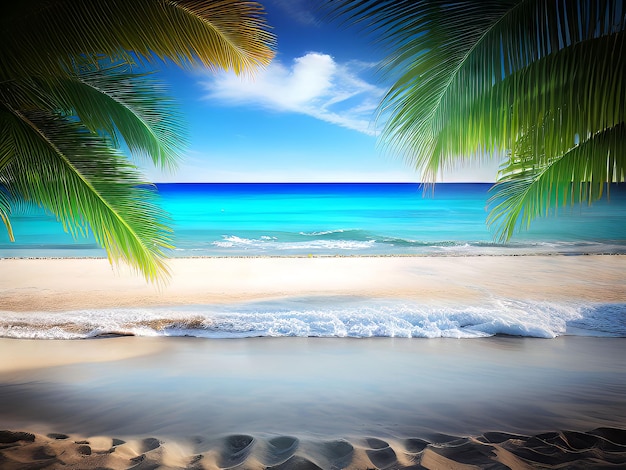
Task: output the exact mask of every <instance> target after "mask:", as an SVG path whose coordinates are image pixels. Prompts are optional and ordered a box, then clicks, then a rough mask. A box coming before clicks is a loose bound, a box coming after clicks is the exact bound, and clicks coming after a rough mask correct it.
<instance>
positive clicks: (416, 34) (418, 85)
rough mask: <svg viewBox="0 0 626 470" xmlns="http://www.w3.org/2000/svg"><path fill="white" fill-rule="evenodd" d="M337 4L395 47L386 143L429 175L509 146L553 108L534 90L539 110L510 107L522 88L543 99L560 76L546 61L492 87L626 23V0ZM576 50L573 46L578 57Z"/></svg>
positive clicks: (389, 64) (384, 106)
mask: <svg viewBox="0 0 626 470" xmlns="http://www.w3.org/2000/svg"><path fill="white" fill-rule="evenodd" d="M333 5H334V8H335V9H336V11H338V12H339V13H340V14H342V15H346V16H347V17H348V18H350V20H351V21H353V22H359V23H360V24H365V25H369V26H367V27H369V29H370V30H372V31H374V32H375V33H376V34H377V35H378V37H379V40H380V41H381V42H382V43H383V44H384V45H385V46H386V47H387V48H389V49H390V51H391V52H390V54H389V57H388V59H387V60H386V61H385V63H384V64H383V65H382V72H383V76H384V77H385V78H386V79H388V80H392V82H393V84H392V86H391V88H390V90H389V91H388V93H387V94H386V96H385V97H384V99H383V101H382V103H381V105H380V108H379V113H380V116H381V118H384V119H385V120H386V122H385V127H384V130H383V136H382V138H383V142H384V143H385V145H388V146H389V147H391V148H393V149H394V150H398V151H400V152H401V153H403V154H404V155H405V156H406V158H407V159H409V160H410V161H411V162H413V163H414V164H415V165H416V167H418V168H420V169H421V170H422V171H423V175H424V178H425V179H427V180H434V178H435V177H436V174H437V170H439V169H441V168H445V167H446V166H450V165H453V164H457V163H459V162H460V163H462V162H464V161H467V160H470V159H474V160H475V159H476V158H477V155H478V158H480V155H482V156H483V157H482V158H489V156H490V155H491V154H493V153H496V152H497V151H498V150H504V149H507V148H510V145H511V142H515V140H516V139H517V137H518V135H519V133H520V128H522V129H521V131H522V132H523V122H524V120H533V119H534V120H536V119H537V118H538V116H539V117H540V116H541V114H542V112H544V111H546V112H547V111H550V110H553V109H554V108H553V107H548V104H549V105H550V106H551V105H552V104H554V103H549V102H547V101H546V102H545V103H543V102H542V101H540V100H538V99H537V96H534V97H533V99H534V102H533V104H534V105H535V106H537V108H536V110H535V111H536V114H535V115H522V114H521V113H520V112H512V111H511V108H509V107H507V106H506V105H508V104H510V103H507V100H512V99H514V97H516V96H520V97H523V98H525V99H527V98H528V97H530V96H532V91H533V90H532V89H526V88H524V87H527V86H528V85H529V83H530V84H531V85H532V84H533V83H536V84H539V86H541V87H544V91H545V92H544V93H543V94H542V97H543V98H542V99H545V98H546V97H548V96H549V93H551V90H552V84H553V81H554V77H552V76H551V75H550V74H549V73H548V70H549V68H544V69H543V70H542V69H541V68H540V67H538V66H537V67H535V68H534V77H533V79H534V80H535V81H533V82H525V81H523V80H519V81H513V80H508V85H507V87H506V88H503V87H500V92H501V93H505V94H503V95H500V96H497V93H495V92H493V88H494V87H498V85H499V84H500V83H501V82H503V81H505V80H507V78H508V77H511V76H514V75H516V74H517V75H518V76H519V75H520V74H521V73H522V71H523V70H524V69H526V68H527V67H529V66H531V65H532V64H534V63H535V62H537V61H540V60H542V59H544V58H545V59H546V60H545V61H544V62H543V64H548V63H549V57H553V56H554V55H555V54H556V53H557V52H559V51H561V50H564V49H569V48H571V47H572V46H574V45H576V44H579V43H582V42H585V41H591V40H593V39H597V38H600V37H602V36H607V35H611V34H614V33H617V32H621V31H623V30H624V29H625V24H626V23H625V22H626V15H624V5H623V1H622V0H578V1H573V0H558V1H549V2H546V1H543V0H525V1H522V0H510V1H478V0H473V1H469V0H468V1H459V2H448V1H445V0H441V1H437V0H434V1H432V0H422V1H410V0H403V1H390V2H379V1H375V0H337V1H336V2H333ZM579 57H580V56H578V57H576V56H573V55H572V57H571V58H570V60H572V61H573V62H572V65H574V64H575V63H576V62H575V61H576V60H577V59H578V58H579ZM614 57H615V56H614ZM591 59H593V57H591ZM611 78H612V79H613V80H614V82H617V80H618V79H619V78H618V77H615V78H613V77H611ZM620 91H621V89H620ZM494 97H495V98H499V99H497V100H494ZM503 104H504V106H502V105H503ZM542 106H544V108H543V109H542ZM471 107H473V108H474V109H477V110H480V113H476V114H475V115H473V116H472V117H475V118H476V120H475V121H468V120H467V117H468V116H467V112H466V111H467V110H468V109H469V108H471ZM463 129H464V130H463ZM591 131H592V130H589V132H591ZM486 137H489V138H486Z"/></svg>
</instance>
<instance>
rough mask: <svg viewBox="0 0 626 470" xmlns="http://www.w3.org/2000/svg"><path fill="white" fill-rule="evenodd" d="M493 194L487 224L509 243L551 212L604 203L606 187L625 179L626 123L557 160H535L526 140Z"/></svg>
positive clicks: (556, 158)
mask: <svg viewBox="0 0 626 470" xmlns="http://www.w3.org/2000/svg"><path fill="white" fill-rule="evenodd" d="M519 147H520V148H518V149H517V151H516V152H515V157H514V158H511V160H510V161H509V162H508V164H507V165H506V166H505V167H504V168H503V169H502V171H501V175H502V176H501V178H500V179H499V181H498V183H497V184H496V185H495V186H494V188H493V189H492V192H493V195H492V196H491V198H490V201H489V203H490V205H492V206H493V207H492V209H491V212H490V214H489V216H488V218H487V223H488V225H490V226H492V227H494V228H495V235H496V237H497V238H498V239H499V240H501V241H506V240H508V239H509V238H511V236H513V234H514V233H515V232H516V231H517V230H519V229H520V228H528V227H529V226H530V224H531V222H532V221H533V220H534V219H535V218H537V217H541V216H545V215H547V214H548V213H549V212H550V210H551V209H554V208H558V207H563V206H567V205H571V204H576V203H581V202H588V203H591V202H593V201H594V200H597V199H599V198H600V197H601V196H602V194H603V188H604V186H605V185H607V184H610V183H612V182H616V181H624V178H625V177H626V124H624V123H621V124H619V125H616V126H614V127H611V128H609V129H606V130H603V131H602V132H599V133H597V134H594V135H592V136H590V137H589V138H588V139H586V140H585V141H583V142H582V143H580V144H578V145H576V146H575V147H573V148H572V149H571V150H569V151H568V152H566V153H564V154H562V155H559V156H557V157H552V158H545V159H543V161H539V162H538V159H537V158H536V155H535V152H536V148H535V146H534V142H532V139H526V140H524V139H522V140H521V141H520V143H519Z"/></svg>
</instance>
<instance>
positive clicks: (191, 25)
mask: <svg viewBox="0 0 626 470" xmlns="http://www.w3.org/2000/svg"><path fill="white" fill-rule="evenodd" d="M2 9H3V11H2V13H3V14H2V15H0V42H1V43H2V47H3V49H4V51H3V54H2V59H1V60H2V63H1V64H0V78H4V77H31V76H33V75H37V74H43V75H47V76H59V75H62V74H65V73H67V72H68V71H71V70H72V69H73V67H74V61H75V60H76V58H78V57H80V56H81V55H82V54H103V55H106V56H107V57H111V58H113V59H116V58H117V59H121V60H123V61H126V62H132V59H133V57H139V58H140V59H141V60H147V61H149V62H151V61H154V60H156V59H170V60H172V61H173V62H174V63H176V64H177V65H183V66H191V65H193V64H201V65H203V66H205V67H208V68H211V69H218V68H220V69H226V70H233V71H235V72H236V73H241V72H244V71H249V72H251V71H252V70H253V69H254V68H255V67H257V66H263V65H267V64H268V63H269V61H270V60H271V59H272V57H273V55H274V52H273V47H274V42H275V40H274V36H273V35H272V34H271V33H270V32H269V30H268V27H267V25H266V23H265V18H264V14H263V9H262V7H261V6H260V5H259V4H258V3H256V2H250V1H244V0H220V1H216V0H133V1H128V0H107V1H102V2H93V1H90V0H56V1H48V0H22V1H20V2H8V3H5V4H3V7H2ZM131 51H132V54H131ZM91 57H94V56H91Z"/></svg>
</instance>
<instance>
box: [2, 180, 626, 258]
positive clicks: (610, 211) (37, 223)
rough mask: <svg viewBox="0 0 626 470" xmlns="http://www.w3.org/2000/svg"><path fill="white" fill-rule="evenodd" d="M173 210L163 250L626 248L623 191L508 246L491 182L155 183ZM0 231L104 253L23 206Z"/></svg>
mask: <svg viewBox="0 0 626 470" xmlns="http://www.w3.org/2000/svg"><path fill="white" fill-rule="evenodd" d="M157 187H158V191H159V193H160V195H161V204H162V207H163V208H164V209H165V210H166V211H168V212H169V213H170V215H171V217H172V222H173V228H174V230H175V241H174V244H175V249H174V251H173V252H171V253H169V255H170V256H180V257H194V256H308V255H340V256H341V255H345V256H351V255H509V254H524V255H533V254H573V255H574V254H597V253H606V254H624V253H626V230H625V229H626V189H625V188H624V187H623V186H615V187H614V188H612V189H611V191H610V199H609V200H607V199H603V200H601V201H598V202H596V203H594V204H593V205H592V206H590V207H589V206H587V205H578V206H575V207H573V208H562V209H559V210H558V212H557V216H556V217H548V218H543V219H537V220H535V221H534V222H533V224H532V226H531V229H530V230H528V231H521V232H519V233H518V234H516V235H515V236H514V237H513V239H512V240H510V242H508V243H507V244H500V243H496V242H494V236H493V234H492V233H491V232H490V231H489V229H488V227H487V226H486V223H485V220H486V217H487V214H488V207H487V200H488V198H489V195H490V194H489V189H490V187H491V185H490V184H454V183H447V184H437V185H435V187H434V190H432V191H431V190H430V189H427V190H426V191H424V188H423V187H422V186H421V185H419V184H412V183H405V184H402V183H399V184H398V183H347V184H341V183H319V184H318V183H276V184H270V183H250V184H210V183H198V184H159V185H157ZM12 220H13V226H14V232H15V238H16V241H15V242H14V243H10V242H9V240H8V237H7V234H6V232H5V231H0V257H61V258H64V257H70V258H71V257H105V253H104V251H103V250H101V249H100V248H99V247H98V246H97V245H96V244H95V242H94V240H93V238H84V239H77V240H74V239H73V238H72V237H71V236H70V235H69V234H67V233H65V232H64V231H63V228H62V226H61V224H59V223H58V222H56V220H55V219H54V217H51V216H49V215H46V214H45V213H43V212H42V211H41V210H37V209H34V208H30V209H29V210H26V211H24V212H23V213H18V214H15V215H14V217H13V218H12Z"/></svg>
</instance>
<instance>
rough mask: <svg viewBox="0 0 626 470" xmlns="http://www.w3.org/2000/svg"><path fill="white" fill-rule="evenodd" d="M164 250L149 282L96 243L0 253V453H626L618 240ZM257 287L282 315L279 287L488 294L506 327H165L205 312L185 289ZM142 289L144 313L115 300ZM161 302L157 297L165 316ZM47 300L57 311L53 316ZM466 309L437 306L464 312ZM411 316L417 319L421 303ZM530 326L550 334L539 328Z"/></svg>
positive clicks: (232, 293) (203, 301)
mask: <svg viewBox="0 0 626 470" xmlns="http://www.w3.org/2000/svg"><path fill="white" fill-rule="evenodd" d="M171 261H172V263H171V269H172V275H171V280H170V282H169V284H168V285H166V286H162V287H160V288H159V287H158V286H151V285H146V284H145V283H144V282H142V281H141V280H139V279H137V278H136V275H134V273H133V272H132V271H130V270H128V269H125V268H119V269H113V268H112V267H111V266H110V265H109V264H108V261H107V260H104V259H2V260H0V267H1V268H2V269H1V270H0V272H2V273H3V275H2V277H1V278H0V297H1V298H2V305H3V307H2V310H3V311H4V312H3V315H2V318H3V322H4V323H3V324H2V326H1V327H0V329H2V331H3V336H4V337H5V338H4V339H2V340H0V349H1V350H2V357H3V358H4V360H3V361H2V366H1V372H0V373H1V378H0V380H1V382H2V386H1V389H0V394H1V395H2V396H1V400H0V403H1V405H0V407H1V409H0V416H2V428H6V431H4V432H3V433H2V434H0V437H1V439H2V442H3V444H2V446H3V448H2V451H1V454H0V455H1V457H0V458H1V459H2V460H1V462H2V466H3V468H35V467H36V468H144V467H143V466H146V468H148V467H149V468H206V469H213V468H298V469H299V468H302V469H310V468H324V469H326V468H354V469H362V468H466V467H465V466H469V467H467V468H485V467H488V466H492V465H496V464H500V465H504V466H507V467H508V468H531V467H533V466H534V467H541V468H557V467H559V468H560V467H562V466H563V465H565V466H566V467H567V466H568V465H569V464H571V465H572V466H573V465H576V466H578V467H579V468H584V467H594V468H601V467H602V466H603V465H604V466H607V467H609V466H611V465H615V464H623V463H624V462H625V461H626V442H625V437H626V430H624V423H625V422H626V413H625V412H624V410H626V399H625V398H624V397H626V393H625V391H626V369H625V366H624V364H623V361H622V360H621V358H622V357H624V353H625V352H626V343H624V339H623V336H624V335H625V334H626V325H625V324H624V320H623V318H624V310H623V307H621V306H623V305H624V304H626V288H625V287H624V284H623V281H622V279H623V274H624V272H626V258H625V257H624V256H621V255H612V256H598V255H588V256H558V255H555V256H474V257H432V256H431V257H429V256H424V257H389V256H388V257H381V256H378V257H314V258H310V257H304V256H303V257H283V258H281V257H264V258H263V257H255V258H236V257H233V258H195V259H185V258H182V259H173V260H171ZM6 273H14V274H13V275H12V276H8V275H7V274H6ZM355 273H359V275H358V276H356V275H355ZM555 279H556V280H557V281H556V282H555ZM590 279H593V282H592V283H590V282H589V280H590ZM270 299H271V300H273V301H277V300H278V299H280V300H282V301H283V302H284V301H285V300H288V299H291V300H292V301H296V303H292V304H290V305H291V309H292V310H291V313H290V315H287V318H291V319H296V320H297V319H298V318H299V315H301V314H300V313H299V312H298V311H295V310H294V309H295V308H296V307H294V305H301V306H302V305H326V306H327V310H328V311H330V312H331V313H332V311H333V309H332V308H329V307H328V305H329V302H331V303H330V305H333V306H335V308H336V306H337V305H342V303H344V304H346V303H347V304H349V303H350V301H352V300H354V299H359V300H360V301H361V302H363V301H365V304H368V305H370V306H376V305H377V304H376V302H380V301H383V300H384V301H389V300H390V299H392V300H396V301H397V300H402V301H403V302H407V301H411V302H413V303H415V304H419V305H421V306H422V307H428V308H429V309H431V310H430V311H431V312H433V310H432V309H435V310H434V311H435V312H440V311H441V310H440V309H442V308H443V309H445V311H451V310H454V308H455V307H456V308H458V307H459V306H460V305H465V306H469V307H474V308H475V309H476V310H474V311H473V313H472V315H474V316H476V315H478V313H477V312H478V310H480V308H481V307H485V306H486V305H491V302H493V301H494V299H496V300H499V302H498V308H497V309H496V310H497V312H498V316H499V318H500V319H504V320H503V322H502V324H501V325H500V326H499V328H500V331H504V330H502V329H503V328H509V331H510V332H513V331H517V336H510V335H501V334H497V335H496V336H490V337H487V336H485V337H472V338H471V339H456V338H457V337H459V332H460V331H463V325H460V324H457V325H456V326H455V327H454V328H449V329H448V330H439V336H444V334H441V333H442V331H447V333H448V334H450V333H451V332H453V331H456V332H457V336H454V335H453V334H450V337H448V338H446V337H443V338H442V337H434V338H430V339H428V338H409V337H389V336H393V334H390V335H389V336H388V337H358V338H345V337H344V338H341V337H336V336H337V335H334V336H335V337H311V336H310V335H308V336H307V335H304V337H293V334H289V333H287V334H283V335H282V337H256V338H255V337H251V338H250V337H248V338H241V339H237V338H236V337H230V338H226V337H224V336H222V339H219V337H218V338H214V339H208V338H193V337H178V338H175V337H171V336H189V335H194V331H196V333H195V335H196V336H201V335H200V334H199V333H198V332H199V331H201V330H207V329H209V330H210V329H212V328H214V329H215V328H217V326H216V325H218V323H219V322H218V319H219V315H217V314H215V313H212V314H209V317H211V318H213V321H214V322H215V325H213V326H212V324H211V323H210V322H206V321H204V320H203V317H202V315H201V312H202V308H199V307H202V306H205V308H206V307H207V306H210V305H212V306H214V307H215V306H216V305H218V306H219V305H221V306H224V305H230V306H233V305H234V306H237V305H241V303H242V302H248V303H249V302H254V301H259V303H257V304H255V305H256V306H257V307H260V306H262V305H263V302H267V301H268V300H270ZM320 302H321V304H320ZM519 302H526V303H522V304H519ZM527 302H537V303H539V304H540V305H542V306H543V308H544V310H545V309H546V305H548V304H551V305H552V306H553V309H554V306H555V305H562V306H568V307H569V308H570V309H573V310H576V308H577V306H578V307H579V306H580V305H583V304H584V305H604V306H606V305H613V312H612V313H611V312H610V311H609V310H606V309H604V310H603V309H596V310H589V311H587V313H581V312H583V311H578V315H577V314H574V313H572V312H571V311H569V315H570V316H569V317H567V316H563V315H564V313H563V311H559V312H557V314H556V315H555V316H554V317H552V318H550V317H549V316H543V317H536V316H533V315H532V314H530V313H529V312H527V311H526V312H523V313H522V315H521V316H517V317H516V316H515V314H514V313H513V314H512V315H511V316H507V315H506V310H507V308H508V309H509V310H516V309H521V308H524V307H528V305H529V304H528V303H527ZM542 302H543V304H541V303H542ZM190 305H194V306H195V309H194V310H191V311H189V310H187V311H186V310H185V309H184V308H183V309H182V310H180V308H181V307H185V306H186V307H189V306H190ZM359 305H363V303H361V304H359ZM150 307H154V308H155V311H156V312H159V311H161V312H162V313H161V317H159V318H160V319H155V318H151V319H149V318H144V317H141V316H139V317H137V316H134V317H132V318H127V317H125V316H124V315H126V313H127V312H128V311H129V309H132V308H137V309H140V310H141V309H147V308H148V309H149V308H150ZM162 307H172V308H174V311H175V312H174V317H170V316H168V315H170V314H171V312H170V313H163V311H162V310H159V308H162ZM175 307H178V308H179V310H176V308H175ZM438 309H439V310H438ZM11 312H12V313H11ZM41 312H45V313H46V315H45V316H44V317H41V315H40V314H41ZM63 312H70V315H69V316H65V317H64V318H62V319H60V320H59V321H58V322H56V320H55V319H54V316H55V314H63ZM88 312H91V314H92V315H91V316H90V317H89V318H90V320H89V322H88V325H90V326H88V327H86V326H85V325H84V324H81V322H82V321H83V319H84V316H85V315H86V313H88ZM125 312H126V313H125ZM468 312H469V310H467V309H466V310H465V317H458V315H457V317H455V316H453V315H449V316H448V317H447V319H446V321H447V322H454V321H460V322H464V321H465V322H468V321H469V318H470V315H469V314H468ZM222 313H223V312H222ZM226 314H228V311H227V310H226ZM263 314H265V315H268V312H263ZM352 314H353V315H354V314H355V312H352ZM413 314H414V315H415V313H413ZM483 314H486V313H483ZM11 315H19V319H18V320H16V319H15V318H14V317H12V316H11ZM585 315H587V316H589V317H590V318H587V319H586V320H585V319H581V317H584V316H585ZM116 316H121V318H122V319H123V320H125V321H126V323H128V324H127V325H126V330H123V331H122V330H121V329H120V325H121V324H123V323H124V321H118V322H117V323H116V327H115V328H111V329H109V330H106V329H105V328H104V327H101V326H99V325H98V324H97V319H98V317H100V319H104V320H106V319H107V318H108V319H109V320H111V319H115V317H116ZM370 316H371V315H370ZM29 317H30V318H31V320H32V321H30V320H29ZM523 317H525V318H523ZM600 317H602V318H600ZM35 318H37V319H36V320H35ZM42 318H43V319H45V321H44V323H42V322H41V319H42ZM71 318H73V319H74V322H73V323H74V324H72V321H71V320H70V319H71ZM302 318H305V316H304V315H303V316H302ZM568 318H569V319H568ZM338 319H339V320H342V317H341V316H338ZM427 319H428V321H430V322H436V316H433V315H432V313H431V316H430V317H428V318H427ZM131 320H132V321H134V322H135V324H134V325H129V324H130V323H132V321H131ZM279 320H280V321H283V322H284V321H286V318H285V317H282V318H280V319H279ZM238 321H241V318H238ZM302 321H306V319H304V320H302ZM315 321H317V322H319V321H320V318H316V319H315ZM326 321H328V318H326ZM361 321H362V320H361ZM370 321H371V318H370ZM482 321H484V320H482ZM46 322H47V324H46ZM55 322H56V323H55ZM185 322H187V323H185ZM203 322H204V323H203ZM516 322H517V323H516ZM532 322H535V323H534V324H532ZM68 323H69V325H68ZM199 323H200V324H201V325H198V324H199ZM475 323H480V321H476V320H475ZM620 323H621V326H620ZM194 324H195V325H196V326H195V328H196V330H194V329H193V328H194V326H193V325H194ZM568 324H571V325H569V326H568ZM572 325H578V327H576V328H575V327H573V326H572ZM583 325H586V328H590V329H589V330H587V331H586V332H585V331H583V330H581V327H583V328H584V326H583ZM146 326H149V327H150V328H151V329H150V330H146V329H145V328H144V329H142V327H146ZM422 326H424V325H423V324H422ZM68 327H69V328H68ZM85 328H87V329H88V328H91V329H92V330H93V331H91V332H89V333H91V336H92V337H93V336H95V337H96V338H93V339H88V340H63V339H56V340H41V339H15V338H19V337H22V338H27V337H30V338H34V337H39V338H41V337H46V336H45V335H46V333H49V334H50V335H51V336H48V337H55V336H54V335H58V336H56V337H57V338H62V337H64V336H63V334H64V333H63V331H70V332H71V331H72V330H74V332H75V333H78V334H83V335H85V337H90V335H89V334H86V332H87V330H85ZM116 328H118V329H120V331H116ZM133 328H134V330H133ZM568 328H571V330H572V331H568ZM603 328H604V331H603ZM620 328H621V330H620ZM397 331H398V333H400V332H401V330H397ZM430 331H431V332H432V333H433V336H436V333H437V331H438V330H437V329H434V328H433V329H431V330H430ZM524 331H525V332H524ZM620 331H621V333H620ZM550 332H552V333H553V334H554V335H555V336H557V337H556V338H552V339H545V338H546V337H547V338H551V336H550ZM379 333H380V332H379ZM129 334H135V335H136V336H135V337H127V336H124V335H129ZM258 334H260V333H255V332H254V331H253V332H251V334H250V335H249V336H255V335H258ZM513 334H515V333H513ZM12 335H13V338H10V337H11V336H12ZM29 335H30V336H29ZM538 335H539V336H541V335H543V336H544V337H543V338H537V337H532V336H538ZM616 335H617V336H622V337H615V336H616ZM319 336H323V335H319ZM331 336H333V335H331ZM346 336H348V335H346ZM374 336H375V335H374ZM398 336H400V334H399V335H398ZM568 462H569V464H568ZM141 465H143V466H141ZM72 466H73V467H72Z"/></svg>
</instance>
